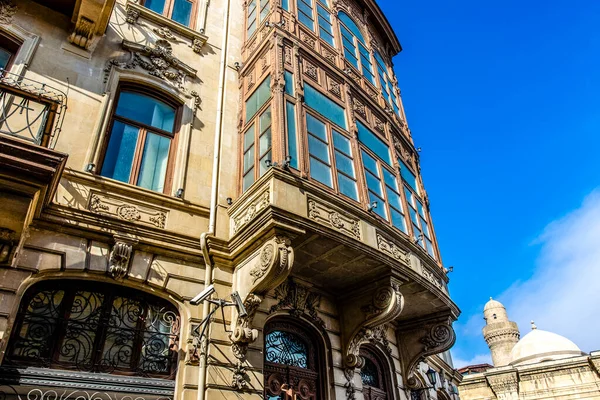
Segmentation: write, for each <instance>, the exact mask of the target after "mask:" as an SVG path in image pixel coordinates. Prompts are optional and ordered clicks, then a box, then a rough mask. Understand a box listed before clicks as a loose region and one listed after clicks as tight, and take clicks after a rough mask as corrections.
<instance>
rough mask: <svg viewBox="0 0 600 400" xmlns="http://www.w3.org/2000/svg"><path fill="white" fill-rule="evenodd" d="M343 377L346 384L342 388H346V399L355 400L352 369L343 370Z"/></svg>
mask: <svg viewBox="0 0 600 400" xmlns="http://www.w3.org/2000/svg"><path fill="white" fill-rule="evenodd" d="M344 377H345V378H346V383H344V388H346V399H347V400H356V386H355V385H354V368H344Z"/></svg>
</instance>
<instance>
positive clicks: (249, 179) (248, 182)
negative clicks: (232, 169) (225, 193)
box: [243, 168, 254, 191]
mask: <svg viewBox="0 0 600 400" xmlns="http://www.w3.org/2000/svg"><path fill="white" fill-rule="evenodd" d="M253 183H254V168H252V169H251V170H250V171H248V172H247V173H246V175H244V182H243V190H244V191H246V189H248V188H249V187H250V186H252V184H253Z"/></svg>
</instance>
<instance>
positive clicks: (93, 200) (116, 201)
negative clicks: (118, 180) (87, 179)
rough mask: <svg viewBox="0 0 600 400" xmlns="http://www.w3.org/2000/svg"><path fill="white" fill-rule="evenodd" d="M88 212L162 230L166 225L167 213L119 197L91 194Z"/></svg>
mask: <svg viewBox="0 0 600 400" xmlns="http://www.w3.org/2000/svg"><path fill="white" fill-rule="evenodd" d="M88 210H90V211H91V212H93V213H95V214H101V215H108V216H112V217H117V218H119V219H122V220H125V221H129V222H136V223H140V224H144V225H149V226H153V227H156V228H160V229H164V228H165V227H166V225H167V211H166V210H162V209H158V208H154V207H151V206H147V205H142V204H137V203H136V204H134V203H131V202H130V201H128V200H125V199H123V198H121V197H117V196H113V195H107V194H103V193H97V192H93V191H92V192H91V193H90V200H89V203H88Z"/></svg>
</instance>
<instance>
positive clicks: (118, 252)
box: [108, 236, 137, 280]
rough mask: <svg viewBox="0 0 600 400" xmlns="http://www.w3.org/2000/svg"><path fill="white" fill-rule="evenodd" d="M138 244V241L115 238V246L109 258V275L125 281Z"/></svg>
mask: <svg viewBox="0 0 600 400" xmlns="http://www.w3.org/2000/svg"><path fill="white" fill-rule="evenodd" d="M136 243H137V240H131V239H129V238H123V237H121V236H115V245H114V246H113V248H112V250H111V251H110V254H109V257H108V274H109V275H110V276H111V277H112V278H113V279H117V280H118V279H123V278H125V276H126V275H127V270H128V269H129V260H130V259H131V254H132V253H133V245H134V244H136Z"/></svg>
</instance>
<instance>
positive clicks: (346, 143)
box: [332, 130, 352, 156]
mask: <svg viewBox="0 0 600 400" xmlns="http://www.w3.org/2000/svg"><path fill="white" fill-rule="evenodd" d="M332 133H333V145H334V146H335V148H336V149H338V150H340V151H342V152H344V153H346V154H347V155H349V156H352V145H351V144H350V139H348V138H347V137H346V136H344V135H342V134H341V133H339V132H336V131H335V130H334V131H333V132H332Z"/></svg>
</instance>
